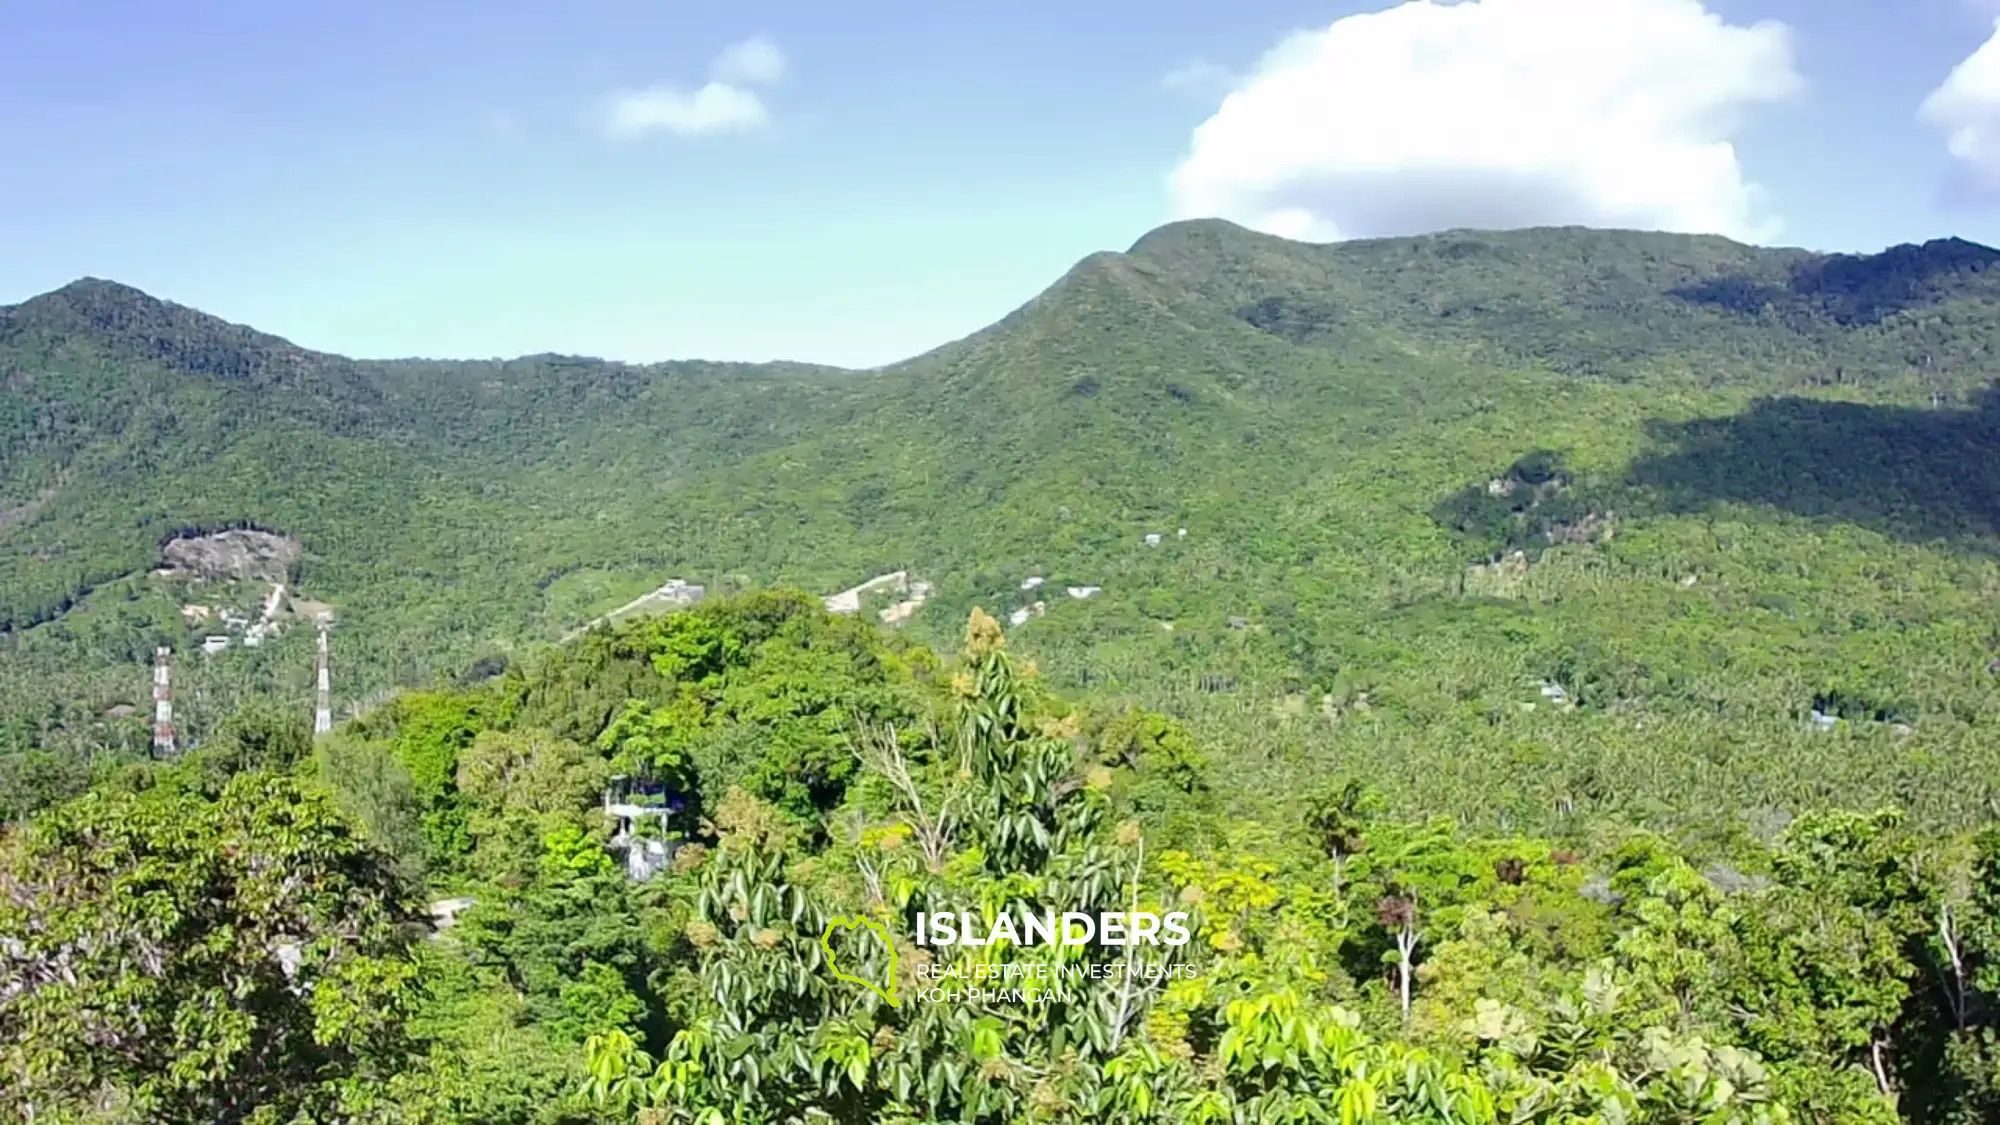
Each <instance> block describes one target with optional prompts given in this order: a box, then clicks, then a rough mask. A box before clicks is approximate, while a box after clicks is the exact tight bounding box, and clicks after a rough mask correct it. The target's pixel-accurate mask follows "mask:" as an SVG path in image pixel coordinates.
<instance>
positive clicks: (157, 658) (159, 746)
mask: <svg viewBox="0 0 2000 1125" xmlns="http://www.w3.org/2000/svg"><path fill="white" fill-rule="evenodd" d="M173 652H174V650H173V649H170V648H167V647H165V646H161V647H159V648H156V649H154V650H153V753H155V754H159V755H169V754H172V753H173V752H174V696H173V687H172V686H171V684H170V683H169V682H168V671H167V658H168V657H169V656H172V655H173Z"/></svg>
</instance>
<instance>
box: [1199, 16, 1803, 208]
mask: <svg viewBox="0 0 2000 1125" xmlns="http://www.w3.org/2000/svg"><path fill="white" fill-rule="evenodd" d="M1801 86H1802V82H1801V79H1800V78H1799V76H1798V74H1797V72H1796V71H1795V70H1794V68H1793V62H1792V48H1791V35H1790V32H1789V30H1788V29H1787V28H1786V27H1784V26H1783V25H1781V24H1776V23H1760V24H1757V25H1755V26H1749V27H1744V26H1737V25H1732V24H1729V23H1727V22H1726V21H1724V20H1723V19H1722V18H1721V17H1720V16H1718V15H1716V14H1715V13H1713V12H1710V11H1708V10H1707V9H1706V8H1705V7H1704V6H1703V4H1702V3H1701V2H1700V0H1471V2H1466V3H1457V4H1438V3H1432V2H1430V0H1413V2H1411V3H1405V4H1402V5H1400V6H1398V7H1395V8H1390V9H1388V10H1385V11H1381V12H1375V13H1370V14H1366V15H1357V16H1350V17H1346V18H1343V19H1340V20H1336V21H1335V22H1334V23H1333V24H1332V25H1330V26H1328V27H1326V28H1324V29H1322V30H1317V31H1302V32H1298V33H1295V34H1293V35H1291V36H1290V37H1288V38H1286V39H1285V40H1284V41H1282V42H1280V43H1279V44H1278V45H1277V46H1276V47H1275V48H1273V49H1272V50H1271V51H1270V52H1269V53H1267V54H1266V55H1265V56H1264V58H1263V59H1262V60H1261V61H1260V62H1259V63H1258V64H1257V65H1256V67H1255V68H1254V69H1253V70H1252V71H1251V72H1250V73H1249V74H1248V75H1247V76H1245V77H1244V78H1243V79H1242V80H1241V81H1240V82H1239V84H1238V85H1237V87H1236V89H1235V90H1234V91H1233V92H1231V93H1230V94H1229V95H1228V96H1227V97H1226V98H1225V99H1224V100H1223V101H1222V104H1221V106H1220V107H1219V108H1218V109H1217V110H1216V112H1215V113H1214V114H1213V115H1212V116H1211V117H1210V118H1209V119H1208V120H1207V121H1206V122H1204V123H1203V124H1202V125H1201V126H1200V127H1198V128H1197V129H1196V130H1195V133H1194V137H1193V142H1192V145H1191V147H1190V150H1189V152H1188V154H1187V156H1186V158H1185V159H1184V160H1183V161H1182V163H1181V164H1180V166H1179V167H1178V168H1176V169H1175V170H1174V171H1173V173H1172V175H1171V177H1170V187H1171V191H1172V194H1173V199H1174V206H1175V210H1176V212H1177V213H1178V214H1179V215H1180V216H1182V217H1194V216H1219V217H1222V218H1228V219H1233V220H1235V221H1237V222H1241V223H1244V224H1246V225H1250V226H1254V227H1257V228H1259V229H1262V230H1266V231H1270V232H1272V233H1274V234H1280V235H1285V236H1289V237H1295V238H1308V239H1323V240H1332V239H1340V238H1356V237H1373V236H1382V235H1396V234H1414V233H1421V232H1424V231H1431V230H1438V229H1442V228H1447V227H1461V226H1463V227H1520V226H1532V225H1560V224H1589V225H1596V226H1616V227H1638V228H1644V229H1656V230H1673V231H1688V232H1715V233H1721V234H1728V235H1732V236H1735V237H1738V238H1744V239H1752V240H1755V239H1763V238H1769V237H1771V236H1773V235H1774V234H1775V233H1776V232H1777V229H1778V224H1777V222H1776V220H1775V218H1774V217H1773V216H1770V215H1769V214H1767V213H1766V212H1765V211H1764V209H1763V208H1762V207H1761V206H1760V201H1759V192H1758V190H1757V188H1756V186H1755V185H1753V184H1751V183H1749V182H1748V181H1747V179H1746V178H1745V176H1744V172H1743V168H1742V166H1741V164H1740V163H1739V162H1738V160H1737V156H1736V149H1735V146H1734V144H1733V143H1732V140H1731V138H1732V136H1733V135H1734V133H1735V131H1736V129H1737V127H1738V125H1739V123H1740V120H1741V118H1742V115H1743V112H1744V111H1745V109H1746V108H1748V107H1750V106H1753V105H1756V104H1760V103H1768V102H1775V101H1779V100H1782V99H1785V98H1788V97H1790V96H1792V95H1793V94H1795V93H1796V92H1797V91H1798V90H1799V89H1800V88H1801Z"/></svg>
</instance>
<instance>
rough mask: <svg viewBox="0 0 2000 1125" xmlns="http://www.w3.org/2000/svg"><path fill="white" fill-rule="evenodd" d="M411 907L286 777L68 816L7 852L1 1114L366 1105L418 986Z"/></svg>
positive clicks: (55, 816)
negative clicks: (7, 1110)
mask: <svg viewBox="0 0 2000 1125" xmlns="http://www.w3.org/2000/svg"><path fill="white" fill-rule="evenodd" d="M403 893H404V892H403V888H402V886H401V885H400V884H399V883H398V882H397V881H396V880H395V879H394V878H393V877H392V876H391V874H390V873H389V871H388V868H387V866H386V865H385V864H384V863H383V862H381V859H380V857H379V856H378V855H377V854H376V853H374V852H373V851H372V850H371V849H369V848H368V847H366V846H365V845H364V844H362V843H361V841H360V840H359V839H358V838H357V837H356V836H355V835H354V834H353V833H352V832H351V831H350V830H349V828H348V827H347V824H346V823H345V822H344V821H343V820H341V819H340V818H339V817H338V816H337V815H335V813H334V811H333V809H332V808H331V806H330V805H329V804H328V803H327V802H326V801H325V800H324V799H323V798H321V797H318V796H315V795H314V794H312V793H310V792H306V791H302V790H300V789H299V788H298V787H296V786H295V785H293V784H292V783H290V782H287V781H283V780H280V779H278V778H276V777H274V776H271V775H268V774H261V773H246V774H243V775H240V776H238V777H237V778H236V779H235V780H233V781H231V782H229V783H228V785H226V786H225V787H224V788H223V789H222V791H221V792H220V794H219V795H218V796H216V797H215V798H214V799H213V800H210V799H208V798H205V797H202V796H199V795H196V794H193V793H191V792H190V791H188V790H187V789H185V788H181V787H177V786H162V787H160V788H157V789H154V790H152V791H149V792H146V793H141V794H120V793H108V792H106V793H93V794H91V795H89V796H86V797H83V798H80V799H78V800H77V801H75V802H72V803H69V804H66V805H60V806H57V807H55V808H54V809H52V810H50V811H49V812H48V813H47V814H45V815H43V816H41V817H38V818H37V819H36V820H35V821H34V822H33V823H32V824H30V825H29V826H28V827H26V828H25V829H23V830H22V831H21V832H20V833H18V834H17V835H15V836H13V837H12V838H10V839H8V840H6V841H5V842H4V853H0V934H5V935H8V936H7V938H6V942H7V944H8V946H9V948H8V949H7V950H6V953H5V956H4V960H0V996H5V997H6V1002H5V1003H4V1005H0V1066H4V1068H5V1073H6V1081H5V1082H4V1083H0V1091H4V1094H0V1099H4V1101H5V1103H6V1104H7V1105H8V1106H9V1107H10V1108H11V1109H12V1110H13V1111H14V1112H16V1113H19V1114H21V1115H23V1117H24V1119H26V1120H35V1121H98V1120H110V1119H147V1120H180V1121H186V1120H234V1121H289V1120H292V1119H294V1117H295V1115H305V1116H307V1117H312V1118H322V1117H325V1116H327V1115H331V1114H336V1113H349V1112H355V1111H357V1110H359V1109H362V1108H365V1107H366V1106H368V1105H369V1104H370V1103H371V1101H372V1099H373V1098H374V1097H375V1096H376V1091H375V1090H374V1088H373V1084H374V1083H375V1082H376V1081H378V1080H379V1079H381V1078H382V1077H385V1076H387V1075H389V1074H392V1073H394V1072H395V1071H396V1069H397V1068H398V1066H399V1065H400V1055H399V1052H400V1050H401V1048H400V1046H399V1042H400V1031H401V1023H402V1019H403V1017H404V1014H405V1012H406V1011H407V1008H408V1005H409V1002H410V997H409V991H410V989H411V988H412V986H413V985H414V982H415V976H416V966H415V965H414V963H413V962H412V961H411V959H410V953H409V947H408V931H407V929H406V928H405V924H406V922H407V921H408V920H409V917H410V915H409V914H408V912H407V908H406V905H405V902H404V898H403ZM106 1114H109V1115H110V1116H106Z"/></svg>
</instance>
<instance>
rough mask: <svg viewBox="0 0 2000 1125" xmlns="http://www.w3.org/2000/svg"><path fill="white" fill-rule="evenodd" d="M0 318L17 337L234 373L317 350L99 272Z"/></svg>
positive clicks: (290, 361) (283, 364)
mask: <svg viewBox="0 0 2000 1125" xmlns="http://www.w3.org/2000/svg"><path fill="white" fill-rule="evenodd" d="M0 324H4V326H5V327H4V332H5V334H6V335H8V336H12V337H18V336H21V335H24V334H27V333H34V334H37V335H40V336H42V337H45V338H47V339H49V340H50V341H51V342H62V343H71V342H79V343H84V344H87V345H89V346H92V347H96V348H99V349H103V350H105V351H108V352H110V353H113V354H117V355H122V356H126V357H131V358H141V359H146V360H151V361H154V362H162V363H164V364H166V365H167V366H169V367H172V368H176V369H180V370H185V371H190V372H194V373H199V374H207V375H217V376H223V377H232V378H240V377H245V376H249V375H251V374H252V373H253V372H265V371H270V370H273V369H279V368H289V367H293V366H296V365H297V364H299V363H300V362H302V361H306V360H309V359H311V358H313V357H315V356H316V355H317V353H314V352H309V351H307V350H306V349H304V348H300V347H298V346H297V345H295V344H293V343H292V342H291V341H289V340H285V339H283V338H281V337H278V336H272V335H269V334H267V333H263V332H259V331H257V330H255V329H253V328H248V327H245V326H243V325H240V324H234V323H231V322H230V321H226V320H223V319H222V318H220V317H216V316H210V315H209V314H207V313H205V312H201V311H200V310H197V309H191V308H188V307H187V306H185V305H178V304H175V303H174V302H172V301H167V300H162V299H161V298H159V297H155V296H153V295H152V294H150V293H148V292H146V291H145V290H143V289H139V288H136V287H134V286H131V285H126V284H124V283H123V282H118V281H111V280H108V279H105V278H101V277H81V278H78V279H77V280H75V281H72V282H70V283H69V284H68V285H65V286H63V287H62V288H60V289H55V290H52V291H50V292H47V293H44V294H42V295H41V296H38V297H32V298H29V299H28V300H26V301H23V302H22V303H21V304H18V305H15V306H13V307H12V308H6V309H0Z"/></svg>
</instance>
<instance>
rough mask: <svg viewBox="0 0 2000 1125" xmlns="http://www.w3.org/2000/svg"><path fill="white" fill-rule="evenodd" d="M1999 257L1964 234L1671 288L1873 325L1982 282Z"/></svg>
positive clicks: (1720, 301) (1752, 309)
mask: <svg viewBox="0 0 2000 1125" xmlns="http://www.w3.org/2000/svg"><path fill="white" fill-rule="evenodd" d="M1996 263H2000V250H1994V249H1992V248H1991V247H1987V246H1981V245H1979V244H1978V243H1976V242H1967V241H1965V240H1964V239H1960V238H1945V239H1938V240H1936V241H1933V242H1927V243H1925V244H1923V245H1922V246H1913V245H1905V246H1894V247H1891V248H1889V249H1888V250H1884V251H1883V252H1882V253H1880V254H1835V255H1833V256H1831V257H1826V258H1817V257H1816V258H1809V259H1806V260H1803V261H1800V262H1799V263H1797V264H1796V265H1794V266H1793V267H1792V271H1791V277H1790V278H1789V279H1788V280H1787V281H1786V282H1785V283H1784V284H1779V285H1773V284H1770V283H1768V282H1767V281H1764V280H1760V279H1753V278H1748V277H1734V276H1732V277H1719V278H1713V279H1711V280H1708V281H1703V282H1700V283H1699V284H1695V285H1684V286H1681V287H1679V288H1677V289H1672V290H1669V292H1670V293H1672V294H1673V295H1674V296H1676V297H1679V298H1680V299H1681V300H1683V301H1691V302H1693V303H1695V304H1699V305H1709V306H1713V307H1717V308H1723V309H1728V310H1730V311H1732V312H1739V313H1749V314H1753V315H1754V314H1756V313H1761V312H1763V311H1764V310H1765V309H1766V308H1768V307H1770V306H1773V305H1776V306H1779V307H1781V308H1792V309H1801V310H1809V311H1810V312H1813V313H1817V314H1820V315H1823V316H1827V317H1831V318H1832V319H1833V320H1834V321H1835V322H1836V323H1839V324H1843V325H1861V324H1875V323H1878V322H1880V321H1881V320H1882V319H1884V318H1885V317H1888V316H1891V315H1893V314H1895V313H1898V312H1902V311H1903V310H1905V309H1911V308H1920V307H1923V306H1926V305H1933V304H1937V303H1939V302H1941V301H1944V300H1947V299H1949V298H1951V297H1953V296H1958V295H1962V294H1964V293H1965V292H1966V291H1967V290H1968V289H1971V288H1984V289H1989V290H1990V289H1991V285H1990V284H1988V285H1985V286H1982V285H1981V282H1980V281H1978V280H1976V278H1977V276H1978V275H1980V274H1984V273H1986V272H1987V271H1989V270H1991V269H1992V268H1993V267H1994V265H1995V264H1996Z"/></svg>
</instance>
